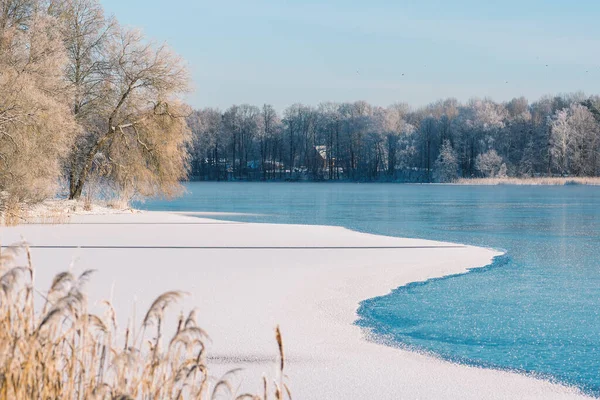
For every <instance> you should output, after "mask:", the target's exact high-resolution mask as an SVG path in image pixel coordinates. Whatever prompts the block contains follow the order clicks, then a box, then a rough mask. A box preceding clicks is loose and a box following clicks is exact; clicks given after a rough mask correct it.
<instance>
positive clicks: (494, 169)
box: [475, 149, 506, 178]
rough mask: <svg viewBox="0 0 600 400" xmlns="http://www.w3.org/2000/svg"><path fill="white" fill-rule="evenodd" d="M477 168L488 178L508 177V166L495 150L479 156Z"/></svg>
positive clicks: (476, 163) (476, 162)
mask: <svg viewBox="0 0 600 400" xmlns="http://www.w3.org/2000/svg"><path fill="white" fill-rule="evenodd" d="M475 167H476V168H477V171H479V172H480V173H481V174H482V175H483V176H484V177H486V178H495V177H504V176H506V164H504V163H503V162H502V157H500V156H499V155H498V153H496V150H493V149H492V150H488V151H487V152H485V153H483V154H480V155H478V156H477V159H476V161H475Z"/></svg>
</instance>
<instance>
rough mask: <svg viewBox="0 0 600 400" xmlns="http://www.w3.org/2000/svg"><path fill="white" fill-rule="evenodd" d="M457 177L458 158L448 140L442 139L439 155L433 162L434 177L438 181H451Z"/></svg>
mask: <svg viewBox="0 0 600 400" xmlns="http://www.w3.org/2000/svg"><path fill="white" fill-rule="evenodd" d="M457 178H458V158H457V157H456V152H455V151H454V149H453V148H452V144H451V143H450V141H449V140H444V143H443V144H442V147H441V149H440V155H439V156H438V158H437V160H436V162H435V179H436V181H438V182H453V181H455V180H456V179H457Z"/></svg>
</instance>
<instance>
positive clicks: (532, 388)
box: [0, 212, 585, 399]
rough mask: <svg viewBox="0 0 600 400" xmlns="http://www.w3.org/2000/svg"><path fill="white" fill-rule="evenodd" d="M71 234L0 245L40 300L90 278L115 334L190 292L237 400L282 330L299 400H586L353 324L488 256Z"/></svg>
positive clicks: (188, 226) (123, 222)
mask: <svg viewBox="0 0 600 400" xmlns="http://www.w3.org/2000/svg"><path fill="white" fill-rule="evenodd" d="M68 221H69V223H65V224H61V225H22V226H17V227H11V228H6V227H0V241H1V243H3V244H4V245H6V244H8V243H12V242H17V241H19V240H20V238H21V236H23V237H24V238H25V239H26V240H27V241H28V242H29V243H30V244H31V245H32V246H34V248H33V249H32V254H33V259H34V263H35V266H36V274H37V275H36V286H37V287H38V288H39V289H45V288H46V287H47V286H48V285H49V283H50V281H51V279H52V276H53V275H54V274H56V273H57V272H60V271H62V270H65V269H68V268H69V266H70V265H71V264H72V263H73V264H74V268H75V269H76V270H79V271H82V270H85V269H90V268H92V269H96V270H97V273H96V274H95V275H94V276H93V278H92V281H91V282H90V284H89V285H88V292H89V294H90V299H91V300H92V302H94V301H100V300H102V299H105V298H109V297H112V302H113V304H114V306H115V308H116V309H117V313H118V315H119V321H120V323H121V326H123V325H124V324H126V323H127V318H128V317H130V316H131V315H132V313H135V315H136V319H137V320H138V322H139V320H141V318H142V317H143V314H144V312H145V311H146V309H147V307H148V306H149V305H150V304H151V302H152V301H153V300H154V298H155V297H156V296H157V295H159V294H161V293H162V292H165V291H167V290H173V289H178V290H182V291H186V292H189V293H190V296H188V297H187V299H186V300H185V301H184V303H183V304H181V307H180V308H183V309H187V310H189V309H191V308H193V307H197V309H198V320H199V323H200V325H201V326H202V327H203V328H204V329H205V330H206V331H208V332H209V334H210V335H211V338H212V343H211V344H210V346H209V348H208V352H209V356H210V358H209V360H210V363H209V365H210V368H211V370H212V371H213V374H217V375H218V374H219V373H221V372H225V371H227V370H229V369H231V368H233V367H236V366H241V367H243V368H244V371H243V373H242V376H243V383H242V386H243V390H244V391H254V392H260V387H261V378H262V375H263V374H264V373H266V375H267V376H274V373H273V371H274V369H275V368H276V362H275V360H276V355H277V348H276V344H275V340H274V328H275V326H276V325H277V324H279V325H280V326H281V329H282V333H283V337H284V342H285V347H286V352H287V357H288V364H287V367H286V372H287V375H288V376H289V379H288V383H289V386H290V388H291V390H292V394H293V396H294V398H297V399H577V398H585V396H583V395H582V394H580V393H579V392H578V391H577V390H576V389H573V388H567V387H563V386H560V385H557V384H553V383H550V382H547V381H543V380H538V379H535V378H533V377H529V376H524V375H520V374H516V373H511V372H505V371H495V370H489V369H482V368H477V367H467V366H463V365H456V364H452V363H450V362H446V361H443V360H439V359H437V358H434V357H431V356H427V355H422V354H417V353H414V352H410V351H405V350H401V349H398V348H392V347H387V346H385V345H382V344H378V343H375V342H372V341H369V340H367V338H366V337H365V332H364V331H363V330H362V329H361V328H359V327H357V326H355V325H354V324H353V323H354V321H355V320H356V318H357V316H356V310H357V307H358V304H359V302H360V301H362V300H364V299H367V298H371V297H375V296H380V295H384V294H386V293H387V292H389V291H390V290H392V289H394V288H396V287H398V286H401V285H404V284H407V283H409V282H413V281H423V280H426V279H429V278H432V277H440V276H445V275H449V274H456V273H461V272H465V271H466V270H467V269H469V268H473V267H479V266H484V265H486V264H489V263H490V262H491V260H492V258H493V257H494V256H496V255H498V253H497V252H496V251H493V250H489V249H483V248H477V247H471V246H460V247H447V246H449V245H451V244H448V243H441V242H432V241H426V240H417V239H402V238H391V237H383V236H376V235H369V234H363V233H357V232H353V231H350V230H347V229H344V228H340V227H325V226H299V225H273V224H251V223H235V222H226V221H215V220H211V219H206V218H201V217H198V216H189V215H183V214H170V213H162V212H143V213H121V214H115V213H110V214H106V215H71V216H70V217H69V219H68ZM35 246H42V248H36V247H35ZM90 246H91V247H93V248H90ZM419 246H427V247H426V248H419ZM432 246H433V247H432ZM443 246H446V247H443ZM278 247H279V248H278ZM357 247H358V248H357ZM378 247H379V248H378ZM381 247H387V248H381ZM394 247H395V248H394ZM402 247H404V248H402ZM178 312H179V309H175V310H173V312H172V314H174V315H175V316H176V315H177V314H178Z"/></svg>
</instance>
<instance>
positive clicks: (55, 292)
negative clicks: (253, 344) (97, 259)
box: [0, 244, 291, 400]
mask: <svg viewBox="0 0 600 400" xmlns="http://www.w3.org/2000/svg"><path fill="white" fill-rule="evenodd" d="M20 252H25V254H26V257H25V258H24V261H21V262H19V260H21V259H23V257H21V256H19V253H20ZM92 274H93V271H86V272H84V273H83V274H81V275H79V276H75V275H73V274H72V273H71V272H63V273H60V274H58V275H56V276H55V278H54V280H53V281H52V283H51V285H50V289H49V290H48V292H46V293H41V292H39V291H37V290H36V289H35V286H34V283H35V270H34V268H33V264H32V261H31V254H30V253H29V249H28V248H27V246H26V245H25V244H21V245H17V246H12V247H8V248H5V249H2V247H0V400H4V399H111V400H112V399H114V400H116V399H119V400H127V399H174V400H175V399H177V400H179V399H211V400H212V399H222V398H224V399H239V400H241V399H255V400H260V399H263V400H266V399H268V398H275V399H277V400H284V399H286V398H287V399H291V394H290V390H289V388H288V386H287V385H286V384H285V383H284V380H285V375H284V366H285V357H284V351H283V340H282V336H281V331H280V330H279V327H277V329H276V334H275V336H276V340H277V346H278V349H279V376H278V377H277V379H276V380H275V382H274V383H273V384H272V385H269V384H268V382H267V379H266V378H264V382H263V393H262V394H261V395H260V396H259V395H254V394H249V393H243V394H238V393H236V389H235V386H234V384H233V382H232V379H233V377H234V376H235V374H236V372H237V371H238V370H232V371H230V372H229V373H227V374H225V375H224V376H223V377H221V378H220V379H214V378H213V377H211V375H210V374H209V370H208V366H207V363H206V343H207V339H208V335H207V333H206V332H205V331H204V330H202V329H201V328H200V327H199V326H198V325H197V323H196V319H195V312H194V311H192V312H190V313H189V314H188V315H187V316H186V317H184V316H183V315H182V316H180V318H179V319H178V322H177V327H176V330H175V333H174V334H173V336H172V337H171V338H170V340H168V341H165V344H166V345H163V340H162V336H163V326H162V325H163V322H164V318H165V312H167V311H168V309H169V308H170V307H171V306H172V305H173V304H174V303H175V302H177V301H178V300H179V299H180V298H181V297H182V296H183V295H184V294H183V293H182V292H167V293H164V294H162V295H161V296H159V297H158V298H157V299H156V300H155V301H154V302H153V304H152V305H151V307H150V308H149V309H148V311H147V313H146V314H145V317H144V320H143V323H142V329H141V330H139V331H138V332H139V333H137V334H136V333H135V331H134V330H133V329H130V327H127V328H126V329H125V331H124V332H121V331H119V329H118V327H117V323H116V316H115V311H114V309H113V307H112V305H111V304H110V303H109V302H103V304H104V306H105V307H106V311H105V312H104V314H103V315H95V314H90V313H89V312H88V308H87V297H86V294H85V289H84V287H85V284H86V282H87V281H88V280H89V279H90V277H91V275H92ZM36 294H37V295H38V297H39V296H41V297H42V299H43V304H42V305H37V304H35V298H36ZM38 310H40V311H39V312H38ZM146 331H150V332H151V333H152V338H151V339H147V338H145V333H146ZM118 337H121V338H124V340H122V342H123V343H121V344H118V342H117V338H118ZM271 396H272V397H271Z"/></svg>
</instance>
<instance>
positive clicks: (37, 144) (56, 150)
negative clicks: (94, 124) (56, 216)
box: [0, 0, 76, 214]
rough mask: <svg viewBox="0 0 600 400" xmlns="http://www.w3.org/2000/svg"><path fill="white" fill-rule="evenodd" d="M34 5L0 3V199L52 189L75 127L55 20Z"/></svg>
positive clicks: (31, 197) (32, 197) (27, 198)
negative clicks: (0, 5)
mask: <svg viewBox="0 0 600 400" xmlns="http://www.w3.org/2000/svg"><path fill="white" fill-rule="evenodd" d="M38 6H39V4H38V3H37V2H35V1H24V0H20V1H16V0H15V1H3V2H2V7H0V194H1V195H0V203H4V202H33V201H38V200H42V199H43V198H45V197H47V196H49V195H51V194H52V193H54V190H55V189H56V186H57V183H58V179H59V176H60V174H61V168H62V162H63V160H64V157H65V156H66V154H67V152H68V150H69V148H70V146H71V142H72V138H73V136H74V133H75V130H76V126H75V123H74V121H73V118H72V113H71V110H70V108H69V104H70V101H71V92H70V91H69V89H68V87H67V85H66V84H65V81H64V79H63V77H64V75H63V72H64V68H65V67H66V65H67V57H66V54H65V50H64V47H63V45H62V39H61V33H60V30H59V29H58V26H59V24H58V21H57V20H56V19H55V18H53V17H52V16H49V15H47V14H44V13H43V12H40V11H38ZM0 208H2V207H0ZM1 213H2V212H1V211H0V214H1Z"/></svg>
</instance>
